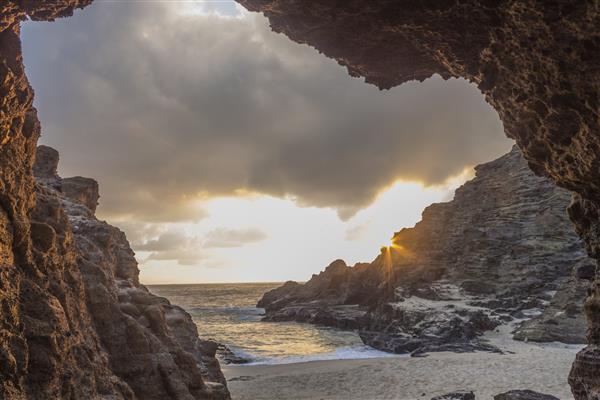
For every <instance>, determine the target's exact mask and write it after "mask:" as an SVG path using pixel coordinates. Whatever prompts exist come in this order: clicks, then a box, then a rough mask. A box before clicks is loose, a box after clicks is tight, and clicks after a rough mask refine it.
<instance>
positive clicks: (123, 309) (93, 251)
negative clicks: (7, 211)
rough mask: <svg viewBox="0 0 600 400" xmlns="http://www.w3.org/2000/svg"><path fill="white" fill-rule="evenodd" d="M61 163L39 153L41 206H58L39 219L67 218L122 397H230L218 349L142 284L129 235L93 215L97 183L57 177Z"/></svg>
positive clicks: (95, 329)
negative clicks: (124, 393)
mask: <svg viewBox="0 0 600 400" xmlns="http://www.w3.org/2000/svg"><path fill="white" fill-rule="evenodd" d="M57 164H58V155H57V153H56V152H55V151H53V149H51V148H48V147H46V146H39V147H38V150H37V157H36V164H35V166H34V172H35V173H36V179H37V180H38V182H39V183H40V186H39V189H38V190H39V194H38V199H39V200H38V201H43V203H44V204H53V206H54V207H55V208H52V209H50V208H48V207H44V208H43V209H42V210H40V212H39V215H40V216H42V215H43V216H45V217H46V221H52V218H53V216H54V212H52V211H57V212H59V213H60V214H61V215H62V217H63V219H62V220H61V221H60V223H61V224H62V225H63V226H62V227H61V229H63V230H70V238H71V241H72V244H73V253H74V254H73V256H74V261H75V264H76V266H77V267H78V269H79V271H80V274H81V275H80V276H81V278H82V280H83V287H84V289H85V294H82V298H83V299H85V300H86V305H85V306H86V308H87V311H88V312H89V317H90V323H91V326H90V327H89V329H90V331H91V333H93V334H94V335H96V336H97V339H98V342H99V343H98V345H99V347H100V348H99V349H97V351H98V352H99V353H100V354H102V355H104V356H105V357H106V358H107V361H108V366H109V368H110V372H112V374H114V379H119V385H120V387H121V391H124V390H125V391H127V395H126V396H125V397H126V398H138V399H156V400H159V399H170V398H172V399H227V398H229V393H228V391H227V388H226V382H225V378H224V377H223V374H222V373H221V370H220V366H219V362H218V361H217V360H216V358H215V352H216V350H217V345H216V344H215V343H213V342H210V341H204V340H201V339H200V338H199V337H198V331H197V328H196V325H195V323H194V322H193V321H192V319H191V317H190V315H189V314H187V313H186V312H185V311H184V310H183V309H181V308H180V307H177V306H174V305H172V304H170V303H169V301H168V300H167V299H165V298H162V297H158V296H155V295H153V294H152V293H150V292H149V291H148V290H147V289H146V287H144V286H143V285H141V284H140V283H139V280H138V274H139V270H138V267H137V262H136V260H135V257H134V253H133V251H132V250H131V248H130V246H129V243H128V241H127V239H126V237H125V234H124V233H123V232H121V231H120V230H119V229H117V228H115V227H114V226H111V225H109V224H107V223H106V222H104V221H100V220H98V219H97V218H96V217H95V215H94V211H95V208H96V205H97V201H98V197H99V194H98V184H97V182H95V181H94V180H93V179H89V178H82V177H75V178H66V179H62V178H60V177H59V176H58V174H57V173H56V168H57ZM38 209H39V208H38ZM42 211H43V212H42ZM65 218H66V220H65ZM36 231H37V232H39V233H36V235H38V236H39V239H38V240H36V243H42V245H40V246H41V247H43V249H42V250H44V251H49V249H51V248H52V247H53V246H55V242H56V238H55V236H56V235H53V234H52V228H50V229H48V228H46V227H44V228H42V225H40V227H38V228H36ZM42 236H44V237H43V238H42Z"/></svg>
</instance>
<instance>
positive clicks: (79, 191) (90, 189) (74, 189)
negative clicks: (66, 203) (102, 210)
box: [60, 176, 100, 214]
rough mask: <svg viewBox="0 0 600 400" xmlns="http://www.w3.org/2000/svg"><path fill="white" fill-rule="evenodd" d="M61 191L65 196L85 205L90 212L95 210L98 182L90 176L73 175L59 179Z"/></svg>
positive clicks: (98, 196)
mask: <svg viewBox="0 0 600 400" xmlns="http://www.w3.org/2000/svg"><path fill="white" fill-rule="evenodd" d="M60 187H61V192H62V194H63V195H64V196H65V197H68V198H69V199H71V200H73V201H74V202H76V203H79V204H83V205H84V206H86V207H87V208H88V209H89V210H90V211H91V212H92V214H93V213H95V212H96V207H97V206H98V199H99V198H100V193H99V191H98V182H96V181H95V180H94V179H91V178H84V177H82V176H74V177H72V178H65V179H62V180H61V185H60Z"/></svg>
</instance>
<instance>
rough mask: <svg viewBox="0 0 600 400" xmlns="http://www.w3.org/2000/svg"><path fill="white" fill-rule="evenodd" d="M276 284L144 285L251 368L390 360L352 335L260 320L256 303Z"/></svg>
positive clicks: (295, 323)
mask: <svg viewBox="0 0 600 400" xmlns="http://www.w3.org/2000/svg"><path fill="white" fill-rule="evenodd" d="M280 285H281V283H235V284H230V283H227V284H194V285H149V286H148V289H150V291H151V292H152V293H155V294H157V295H159V296H163V297H166V298H167V299H169V300H170V301H171V303H173V304H176V305H178V306H180V307H183V308H184V309H185V310H186V311H187V312H188V313H189V314H190V315H191V316H192V319H193V320H194V322H195V323H196V325H197V326H198V332H199V334H200V336H201V337H202V338H205V339H213V340H215V341H217V342H219V343H223V344H225V345H227V346H228V347H229V348H230V349H231V350H232V351H233V352H234V353H235V354H236V355H238V356H240V357H243V358H246V359H249V360H250V362H251V363H252V364H282V363H294V362H302V361H312V360H336V359H356V358H372V357H385V356H390V355H389V354H388V353H383V352H381V351H377V350H375V349H373V348H371V347H368V346H366V345H364V344H363V343H362V341H361V340H360V338H359V336H358V334H357V333H356V332H348V331H341V330H338V329H334V328H328V327H321V326H314V325H310V324H303V323H297V322H262V321H261V319H262V317H263V315H264V309H262V308H257V307H256V303H257V302H258V300H259V299H260V298H261V297H262V295H263V293H265V292H267V291H269V290H271V289H274V288H276V287H278V286H280Z"/></svg>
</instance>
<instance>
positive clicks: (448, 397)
mask: <svg viewBox="0 0 600 400" xmlns="http://www.w3.org/2000/svg"><path fill="white" fill-rule="evenodd" d="M431 400H475V394H474V393H473V392H462V391H461V392H452V393H447V394H444V395H441V396H436V397H432V398H431Z"/></svg>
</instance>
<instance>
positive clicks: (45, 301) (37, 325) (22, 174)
mask: <svg viewBox="0 0 600 400" xmlns="http://www.w3.org/2000/svg"><path fill="white" fill-rule="evenodd" d="M238 1H239V2H240V3H242V4H243V5H244V6H246V7H247V8H249V9H250V10H254V11H261V12H263V13H265V15H266V16H267V17H268V18H269V19H270V21H271V24H272V27H273V29H274V30H276V31H278V32H283V33H285V34H286V35H288V36H289V37H290V38H291V39H292V40H295V41H297V42H300V43H307V44H309V45H311V46H314V47H316V48H317V49H319V50H320V51H322V52H323V53H324V54H325V55H326V56H328V57H331V58H334V59H336V60H337V61H338V62H339V63H340V64H342V65H344V66H346V67H347V68H348V71H349V73H350V74H351V75H353V76H363V77H365V78H366V80H367V82H369V83H373V84H375V85H377V86H379V87H380V88H390V87H392V86H395V85H399V84H401V83H403V82H406V81H409V80H413V79H417V80H424V79H426V78H428V77H430V76H431V75H432V74H435V73H437V74H440V75H441V76H443V77H444V78H450V77H463V78H466V79H468V80H469V81H471V82H473V83H475V84H476V85H477V86H478V87H479V89H480V90H481V91H482V93H483V94H484V95H485V97H486V100H487V101H488V102H489V103H490V104H491V105H492V106H493V107H494V108H495V109H496V110H497V111H498V113H499V115H500V118H501V120H502V121H503V123H504V127H505V131H506V134H507V135H508V136H509V137H511V138H514V139H515V140H516V142H517V144H518V145H519V147H520V148H521V149H522V150H523V153H524V155H525V157H526V158H527V160H528V161H529V164H530V167H531V168H532V169H533V170H534V171H535V172H536V173H538V174H544V175H547V176H549V177H550V178H551V179H552V180H554V181H555V182H556V183H557V184H558V185H560V186H563V187H565V188H568V189H570V190H572V191H574V192H575V193H576V194H575V195H574V199H573V203H572V205H571V206H570V208H569V214H570V216H571V219H572V220H573V222H574V223H575V226H576V229H577V232H578V233H579V234H580V235H581V236H582V237H583V238H584V239H585V241H586V245H587V248H588V251H589V253H590V255H591V256H593V257H594V258H596V259H598V258H600V171H599V167H600V136H599V135H598V132H599V127H600V126H599V125H600V118H599V104H600V100H599V89H600V32H599V31H600V5H599V4H598V2H597V1H595V0H585V1H583V0H581V1H556V0H548V1H534V0H522V1H501V0H496V1H493V0H479V1H476V0H473V1H458V0H432V1H429V0H427V1H394V0H370V1H368V2H367V1H360V0H345V1H343V2H339V1H333V0H311V1H310V2H307V1H304V0H238ZM90 2H91V0H19V1H17V0H8V1H4V2H2V4H1V5H0V96H1V98H0V178H1V180H0V220H1V223H0V259H1V261H2V262H1V264H0V265H1V266H0V304H1V306H0V374H2V376H3V378H4V379H2V382H1V383H0V392H1V393H2V395H3V396H4V397H7V398H11V399H19V398H25V397H26V396H27V392H28V391H30V392H31V391H35V390H39V391H47V393H52V394H53V395H55V398H60V397H67V398H68V397H74V396H75V394H76V393H80V392H81V391H84V390H88V389H89V390H93V389H94V388H96V387H99V386H102V385H100V383H99V382H103V381H106V382H108V381H109V380H110V379H112V378H111V376H112V375H111V374H110V371H108V370H107V368H106V360H105V359H103V357H99V354H100V353H99V352H96V350H95V349H96V347H97V345H98V343H97V340H96V339H95V338H94V335H88V336H85V335H83V334H82V332H84V331H85V330H86V329H87V328H89V326H90V325H89V324H90V320H89V318H90V317H89V315H88V314H87V313H86V312H82V310H84V309H85V307H84V306H83V304H82V300H81V299H82V296H81V294H82V293H83V287H82V280H81V277H80V276H79V271H78V270H77V268H76V267H75V266H74V261H73V260H72V258H73V257H72V255H69V252H70V251H69V250H68V249H69V243H70V240H71V239H70V234H69V233H68V232H60V228H59V227H53V228H52V229H55V228H56V229H58V231H57V232H56V233H57V235H56V238H55V242H53V244H54V245H53V246H51V247H50V248H45V247H44V246H46V245H47V243H45V242H44V240H45V238H47V232H48V224H47V223H44V224H38V223H37V222H35V195H34V181H33V176H32V174H31V167H32V162H33V157H34V154H35V144H36V142H37V137H38V135H39V122H38V120H37V117H36V113H35V109H34V108H33V107H32V97H33V91H32V90H31V88H30V86H29V84H28V82H27V79H26V77H25V74H24V70H23V64H22V57H21V48H20V39H19V21H20V20H22V19H24V18H25V17H26V16H27V15H28V16H29V17H31V18H32V19H36V20H52V19H54V18H56V17H61V16H68V15H70V14H71V13H72V12H73V10H74V9H75V8H78V7H83V6H85V5H88V4H89V3H90ZM56 213H57V217H58V218H65V217H64V216H62V217H61V216H60V212H59V211H56ZM56 229H55V230H56ZM40 246H42V247H41V248H40ZM586 310H587V316H588V320H589V327H590V328H589V333H588V340H589V343H590V344H589V346H588V348H587V349H586V350H583V351H582V352H581V353H580V354H579V355H578V356H577V360H576V361H575V363H574V367H573V370H572V373H571V377H570V382H571V385H572V389H573V393H574V395H575V397H576V398H577V399H585V398H589V399H592V398H595V397H597V396H599V395H600V348H599V347H598V345H600V287H599V285H598V284H595V285H594V288H593V290H592V293H591V295H590V296H589V297H588V300H587V301H586ZM36 348H39V349H42V350H45V351H44V352H41V353H40V354H44V356H43V357H42V356H40V355H38V352H36V351H35V349H36ZM48 349H49V350H50V351H46V350H48ZM91 365H93V366H94V368H93V369H91V370H86V366H91ZM58 366H70V367H69V368H58ZM42 370H43V371H44V372H45V373H44V374H43V375H44V376H41V375H42V374H40V373H39V372H38V373H37V374H36V373H35V371H42ZM92 370H93V371H94V373H92V374H90V371H92ZM84 371H85V374H84ZM84 375H85V376H84Z"/></svg>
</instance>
